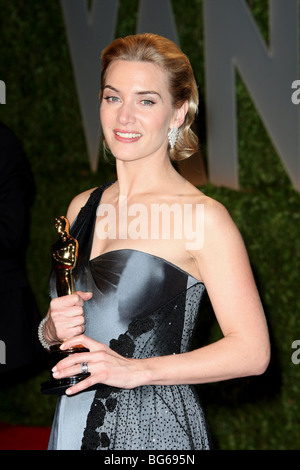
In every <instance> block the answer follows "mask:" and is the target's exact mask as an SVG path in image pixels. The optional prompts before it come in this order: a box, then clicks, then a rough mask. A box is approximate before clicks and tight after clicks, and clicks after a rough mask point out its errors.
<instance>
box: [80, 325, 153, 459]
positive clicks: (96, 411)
mask: <svg viewBox="0 0 300 470" xmlns="http://www.w3.org/2000/svg"><path fill="white" fill-rule="evenodd" d="M153 327H154V322H153V321H149V319H147V318H146V319H144V320H135V321H133V322H132V323H131V324H130V325H129V328H128V332H126V333H125V334H121V335H119V338H118V339H112V340H111V341H110V344H109V347H110V348H111V349H112V350H113V351H115V352H117V353H118V354H120V355H121V356H124V357H133V354H134V350H135V344H134V341H133V339H132V338H131V337H130V333H131V335H132V337H133V338H137V337H138V336H140V335H141V334H143V333H144V332H148V331H149V330H150V329H151V328H153ZM120 391H121V389H119V388H116V387H110V386H108V385H104V384H99V388H98V389H97V391H96V393H95V398H94V401H93V404H92V406H91V410H90V412H89V414H88V418H87V427H86V429H85V430H84V434H83V439H82V446H81V449H82V450H96V449H98V448H99V447H101V448H103V449H105V448H108V447H109V445H110V439H109V437H108V435H107V433H105V432H101V433H100V434H99V432H97V431H96V429H98V428H100V427H101V426H102V425H103V422H104V418H105V414H106V411H108V412H109V413H112V412H113V411H114V410H115V408H116V406H117V403H118V401H117V398H116V394H118V393H119V392H120ZM111 394H114V395H115V396H114V397H112V396H111ZM101 400H102V401H101Z"/></svg>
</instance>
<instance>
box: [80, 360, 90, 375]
mask: <svg viewBox="0 0 300 470" xmlns="http://www.w3.org/2000/svg"><path fill="white" fill-rule="evenodd" d="M80 365H81V373H82V374H87V373H88V371H89V367H88V364H87V362H82V363H81V364H80Z"/></svg>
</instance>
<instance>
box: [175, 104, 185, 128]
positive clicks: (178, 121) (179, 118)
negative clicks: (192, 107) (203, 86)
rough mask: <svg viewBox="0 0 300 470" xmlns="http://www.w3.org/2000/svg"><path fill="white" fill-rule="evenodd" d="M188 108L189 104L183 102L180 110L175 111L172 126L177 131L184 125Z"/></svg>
mask: <svg viewBox="0 0 300 470" xmlns="http://www.w3.org/2000/svg"><path fill="white" fill-rule="evenodd" d="M188 108H189V103H188V101H185V102H184V103H183V105H182V106H181V107H180V108H178V109H176V111H175V115H174V121H173V125H174V126H176V127H177V128H178V129H179V127H180V126H182V124H183V123H184V120H185V116H186V114H187V112H188Z"/></svg>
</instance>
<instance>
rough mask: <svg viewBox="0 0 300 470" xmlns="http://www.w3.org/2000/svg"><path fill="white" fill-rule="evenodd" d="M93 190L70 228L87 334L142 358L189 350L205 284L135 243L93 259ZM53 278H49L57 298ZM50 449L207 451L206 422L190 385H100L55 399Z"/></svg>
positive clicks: (95, 204)
mask: <svg viewBox="0 0 300 470" xmlns="http://www.w3.org/2000/svg"><path fill="white" fill-rule="evenodd" d="M104 189H105V186H104V187H103V186H102V187H100V188H98V189H96V190H95V191H94V192H93V193H92V194H91V196H90V199H89V201H88V202H87V204H86V205H85V206H84V207H83V208H82V209H81V211H80V213H79V215H78V217H77V219H76V220H75V222H74V224H73V226H72V227H71V232H70V233H71V234H72V235H73V236H74V237H76V238H77V240H78V242H79V252H80V257H79V261H78V265H77V266H78V267H77V268H76V289H78V290H86V291H91V292H93V297H92V299H91V300H89V301H88V302H86V303H85V307H84V308H85V319H86V331H85V334H86V335H88V336H89V337H91V338H93V339H95V340H97V341H100V342H102V343H105V344H107V345H108V346H110V347H111V348H112V349H113V350H115V351H116V352H118V353H119V354H121V355H123V356H125V357H132V358H147V357H153V356H163V355H170V354H180V353H183V352H186V351H189V350H190V345H191V339H192V334H193V330H194V327H195V323H196V319H197V315H198V311H199V305H200V302H201V299H202V297H203V294H204V292H205V287H204V285H203V283H201V282H199V281H197V280H196V279H195V278H193V277H192V276H190V275H189V274H188V273H186V272H185V271H183V270H181V269H180V268H178V267H177V266H175V265H174V264H172V263H170V262H168V261H166V260H164V259H163V258H160V257H157V256H154V255H151V254H148V253H145V252H142V251H138V250H132V249H121V250H116V251H111V252H109V253H104V254H102V255H100V256H98V257H97V258H94V259H93V260H90V252H91V246H92V240H93V232H94V226H95V219H96V211H97V207H98V205H99V202H100V199H101V195H102V192H103V190H104ZM54 285H55V282H54V280H53V279H52V281H51V291H52V295H53V296H55V288H54V287H53V286H54ZM48 448H49V449H58V450H59V449H61V450H76V449H77V450H79V449H83V450H89V449H91V450H143V449H145V450H200V449H209V448H210V443H209V434H208V431H207V425H206V420H205V417H204V413H203V410H202V407H201V405H200V402H199V399H198V397H197V394H196V391H195V389H194V387H192V386H190V385H172V386H165V385H163V386H161V385H147V386H140V387H137V388H134V389H131V390H125V389H119V388H115V387H110V386H106V385H102V384H99V385H98V386H97V389H96V390H92V391H85V392H82V393H79V394H77V395H75V396H72V397H67V396H66V395H63V396H61V397H59V398H58V402H57V407H56V412H55V416H54V421H53V425H52V431H51V436H50V441H49V447H48Z"/></svg>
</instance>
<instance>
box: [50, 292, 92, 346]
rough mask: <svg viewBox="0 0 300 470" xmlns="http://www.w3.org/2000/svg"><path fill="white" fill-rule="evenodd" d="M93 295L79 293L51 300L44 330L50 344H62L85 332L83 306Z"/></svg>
mask: <svg viewBox="0 0 300 470" xmlns="http://www.w3.org/2000/svg"><path fill="white" fill-rule="evenodd" d="M92 295H93V294H92V293H90V292H81V291H78V292H76V293H75V294H71V295H64V296H62V297H57V298H54V299H52V300H51V302H50V307H49V311H48V321H47V323H46V325H45V329H44V336H45V339H46V341H47V342H48V343H49V344H55V343H60V342H62V341H65V340H67V339H70V338H73V337H74V336H78V335H81V334H82V333H83V332H84V330H85V326H84V325H85V319H84V309H83V306H84V302H85V301H87V300H89V299H91V297H92Z"/></svg>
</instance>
